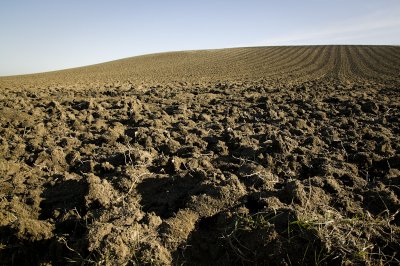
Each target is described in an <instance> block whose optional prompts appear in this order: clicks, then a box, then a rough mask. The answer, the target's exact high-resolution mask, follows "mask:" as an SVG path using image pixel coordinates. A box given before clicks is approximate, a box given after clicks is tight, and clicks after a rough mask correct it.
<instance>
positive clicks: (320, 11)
mask: <svg viewBox="0 0 400 266" xmlns="http://www.w3.org/2000/svg"><path fill="white" fill-rule="evenodd" d="M0 36H1V37H0V76H6V75H16V74H27V73H36V72H44V71H51V70H59V69H65V68H71V67H78V66H84V65H91V64H96V63H101V62H106V61H111V60H116V59H121V58H125V57H131V56H136V55H142V54H149V53H156V52H165V51H180V50H197V49H217V48H228V47H244V46H245V47H247V46H270V45H313V44H385V45H399V44H400V0H302V1H300V0H270V1H268V0H247V1H246V0H221V1H219V0H202V1H189V0H181V1H180V0H168V1H167V0H159V1H154V0H147V1H135V0H131V1H129V0H113V1H111V0H67V1H61V0H1V1H0Z"/></svg>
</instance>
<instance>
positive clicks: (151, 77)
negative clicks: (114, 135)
mask: <svg viewBox="0 0 400 266" xmlns="http://www.w3.org/2000/svg"><path fill="white" fill-rule="evenodd" d="M399 71H400V47H398V46H287V47H279V46H277V47H251V48H232V49H220V50H202V51H185V52H170V53H160V54H151V55H144V56H138V57H132V58H127V59H122V60H117V61H112V62H108V63H103V64H98V65H93V66H88V67H82V68H75V69H70V70H64V71H55V72H49V73H43V74H36V75H27V76H16V77H8V78H0V80H1V83H0V84H2V85H4V84H13V83H16V84H21V83H22V84H27V85H28V84H31V83H39V84H43V85H57V84H60V85H61V84H62V85H65V84H74V83H87V84H97V83H98V84H104V83H107V82H125V81H131V82H133V83H138V82H142V81H145V82H147V83H157V82H162V83H165V82H175V81H178V82H181V81H188V82H216V81H229V80H255V79H265V80H270V81H275V80H286V81H293V82H295V81H296V82H297V81H307V80H315V79H329V78H335V79H340V80H341V81H350V82H351V81H354V82H357V81H365V80H381V81H390V80H393V79H398V76H399V75H398V74H399Z"/></svg>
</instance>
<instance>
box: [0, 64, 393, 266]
mask: <svg viewBox="0 0 400 266" xmlns="http://www.w3.org/2000/svg"><path fill="white" fill-rule="evenodd" d="M341 62H342V63H341V66H342V67H337V68H333V69H331V70H330V72H327V74H325V75H322V76H321V77H319V78H315V79H312V78H308V80H307V81H304V80H297V81H296V82H290V80H287V79H282V80H279V79H278V80H274V81H273V80H267V79H265V80H254V81H226V82H208V83H206V82H204V83H187V82H181V83H170V84H163V83H159V84H156V85H140V86H139V85H135V84H130V85H129V86H111V87H110V86H108V85H107V86H98V87H96V88H92V89H91V88H79V86H71V87H67V88H65V87H40V88H37V87H31V88H21V87H12V88H4V87H3V88H2V93H1V95H0V147H1V148H0V184H1V185H0V264H6V265H32V264H40V265H53V264H54V265H60V264H61V265H65V264H85V265H86V264H89V265H91V264H100V265H125V264H129V265H132V264H133V265H136V264H137V265H142V264H150V265H152V264H154V265H183V264H187V265H211V264H214V265H215V264H220V265H266V264H271V265H315V264H318V265H341V264H345V265H351V264H373V265H375V264H397V263H399V262H400V253H399V250H400V242H399V241H400V213H399V209H400V141H399V137H398V136H399V134H400V108H399V106H400V93H399V84H400V81H399V80H398V77H393V79H392V80H389V79H388V80H387V81H386V82H385V81H382V80H380V79H372V78H369V79H367V78H364V79H361V78H360V79H347V78H344V77H345V76H343V75H342V74H343V73H345V71H344V70H347V71H349V69H350V68H344V67H343V66H347V65H346V64H344V63H343V62H344V61H343V59H342V61H341ZM346 62H347V63H348V60H347V61H346ZM347 77H349V76H347ZM396 78H397V79H396ZM121 83H123V82H121ZM7 86H8V85H7Z"/></svg>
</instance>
